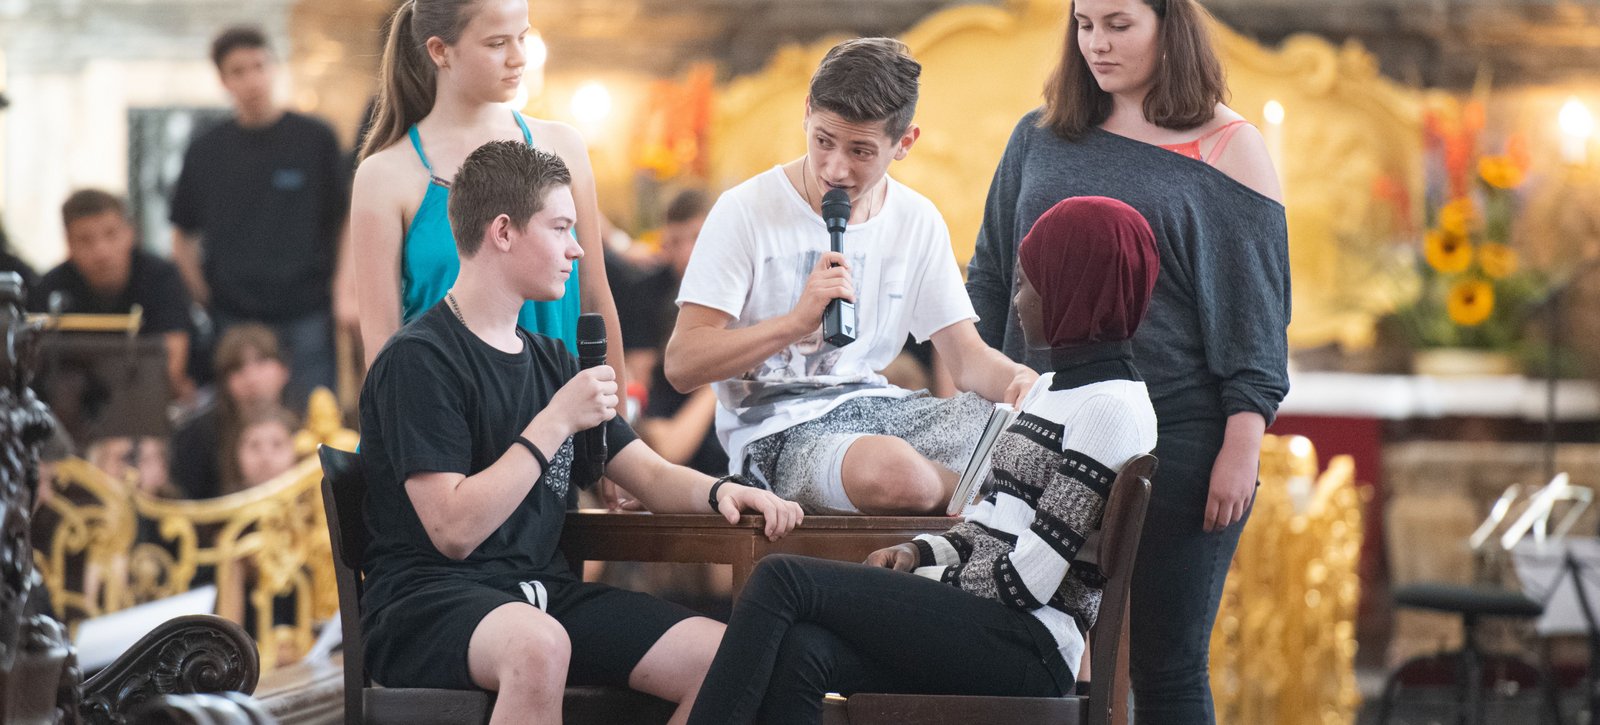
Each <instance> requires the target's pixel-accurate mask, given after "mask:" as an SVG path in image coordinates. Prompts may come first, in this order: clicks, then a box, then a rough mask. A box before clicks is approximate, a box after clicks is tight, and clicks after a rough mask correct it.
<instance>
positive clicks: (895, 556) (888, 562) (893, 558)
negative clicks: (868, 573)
mask: <svg viewBox="0 0 1600 725" xmlns="http://www.w3.org/2000/svg"><path fill="white" fill-rule="evenodd" d="M921 558H922V557H920V556H918V555H917V547H916V546H914V545H912V544H909V543H906V544H895V545H894V546H891V547H889V548H887V549H879V550H877V551H874V552H872V553H871V554H868V555H867V561H866V565H867V566H878V567H883V568H884V569H893V570H895V571H904V572H909V571H912V570H914V569H916V568H917V562H918V561H920V560H921Z"/></svg>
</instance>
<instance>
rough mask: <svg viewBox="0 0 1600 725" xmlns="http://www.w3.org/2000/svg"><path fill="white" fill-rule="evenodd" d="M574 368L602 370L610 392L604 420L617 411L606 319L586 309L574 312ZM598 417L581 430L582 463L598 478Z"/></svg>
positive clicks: (602, 436) (601, 462)
mask: <svg viewBox="0 0 1600 725" xmlns="http://www.w3.org/2000/svg"><path fill="white" fill-rule="evenodd" d="M578 368H579V369H580V370H582V371H584V372H588V371H590V370H599V369H602V368H604V369H605V370H606V373H605V375H606V378H607V380H608V381H609V383H608V384H609V385H610V392H609V393H608V394H607V397H606V400H609V401H610V403H611V405H610V410H609V415H607V416H606V417H605V420H610V419H611V418H612V417H613V416H615V415H616V414H617V410H616V409H617V382H616V380H617V373H616V371H615V370H612V369H611V368H610V367H608V366H607V365H606V321H605V318H603V317H601V316H600V315H598V314H596V313H593V312H588V313H584V314H582V315H578ZM604 422H605V421H604V420H602V421H600V422H598V423H595V424H593V425H589V426H585V427H586V428H588V430H585V431H584V432H583V444H584V445H583V448H584V451H585V452H586V453H587V456H586V463H587V464H588V468H589V475H591V476H592V477H593V480H595V481H598V480H600V478H601V477H602V476H604V475H605V472H606V457H607V456H606V429H605V428H604V427H603V426H602V423H604Z"/></svg>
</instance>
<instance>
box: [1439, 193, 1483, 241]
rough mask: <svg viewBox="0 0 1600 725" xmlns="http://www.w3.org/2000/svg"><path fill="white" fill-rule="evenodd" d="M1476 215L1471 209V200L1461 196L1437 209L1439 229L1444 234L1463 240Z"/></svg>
mask: <svg viewBox="0 0 1600 725" xmlns="http://www.w3.org/2000/svg"><path fill="white" fill-rule="evenodd" d="M1477 214H1478V212H1477V210H1476V209H1474V208H1473V207H1472V200H1471V199H1469V198H1467V197H1464V196H1463V197H1461V198H1459V199H1455V200H1454V201H1451V202H1450V203H1448V204H1445V205H1444V206H1442V207H1439V228H1440V229H1443V230H1444V231H1445V232H1446V233H1449V234H1452V235H1454V236H1457V237H1463V238H1464V237H1466V236H1467V229H1468V228H1469V227H1470V226H1471V225H1472V220H1473V219H1474V218H1475V217H1477Z"/></svg>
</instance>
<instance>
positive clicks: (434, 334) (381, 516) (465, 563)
mask: <svg viewBox="0 0 1600 725" xmlns="http://www.w3.org/2000/svg"><path fill="white" fill-rule="evenodd" d="M520 332H521V334H522V337H523V349H522V351H521V352H519V353H507V352H502V351H500V350H497V349H495V348H494V347H492V346H490V345H489V344H488V343H486V342H484V341H483V340H482V339H480V338H478V337H477V336H476V335H474V334H472V332H471V331H469V330H467V329H466V328H465V327H463V326H462V325H461V323H459V322H457V321H456V319H455V317H454V316H452V315H451V313H450V312H449V310H448V309H447V308H446V307H445V304H444V302H440V303H438V304H436V305H434V306H433V307H432V308H431V309H429V310H428V311H427V312H425V313H423V314H422V316H421V317H418V318H417V319H416V320H414V321H412V322H411V323H410V324H407V325H406V326H405V327H402V328H401V329H400V331H399V332H397V333H395V336H394V337H393V338H391V339H390V340H389V342H388V343H387V344H386V345H384V348H383V350H382V351H381V352H379V353H378V357H377V359H376V360H375V361H373V364H372V370H371V371H370V372H368V373H367V381H366V384H365V385H363V386H362V388H361V466H362V470H363V472H364V473H365V474H366V479H367V501H366V519H367V529H368V531H369V532H371V534H372V542H371V544H370V546H369V547H368V549H367V556H366V562H365V567H364V569H365V571H366V574H367V580H366V587H367V588H366V593H365V595H364V596H363V599H362V609H363V611H364V612H367V613H373V612H376V611H378V610H379V609H380V608H382V607H383V606H385V605H387V604H389V603H391V602H394V601H396V600H397V599H399V598H401V597H402V596H404V595H405V594H406V593H407V592H408V591H416V590H417V589H418V588H420V587H424V586H429V585H438V584H446V585H448V584H450V583H452V582H460V581H463V580H466V581H473V582H478V583H483V584H487V585H490V586H494V587H496V588H501V589H506V588H511V589H514V588H515V587H516V585H517V582H521V581H526V580H529V579H541V580H546V581H573V580H574V578H573V575H572V572H571V571H570V570H569V569H568V567H567V563H566V560H565V559H564V558H562V556H561V553H560V552H559V551H558V550H557V548H556V545H557V542H558V541H559V540H560V538H561V526H562V523H563V521H564V517H565V515H566V511H567V506H566V495H567V484H568V481H569V480H570V474H571V469H572V461H573V456H574V455H575V454H576V453H577V452H578V449H579V448H580V446H577V445H574V440H573V439H568V440H567V441H566V442H565V443H563V444H562V446H561V448H560V450H559V451H556V452H555V454H554V455H550V453H551V452H550V451H545V454H546V455H550V470H549V471H547V472H546V473H545V474H544V476H542V477H541V479H540V480H539V482H538V483H536V484H535V485H534V486H533V488H531V489H530V490H529V492H528V495H527V497H526V498H525V499H523V501H522V503H521V505H519V506H517V508H516V510H515V511H513V512H511V515H510V517H509V518H507V519H506V521H505V523H503V524H501V525H500V528H499V529H497V530H496V531H495V532H494V533H493V534H491V535H490V536H489V538H488V539H485V540H484V542H483V543H481V544H479V545H478V548H477V549H475V550H473V552H472V554H470V555H469V556H468V557H467V558H466V559H464V560H462V561H455V560H452V559H450V558H449V557H446V556H445V555H444V554H441V553H439V550H438V549H436V548H435V547H434V545H433V542H432V540H431V539H429V538H428V534H427V531H426V530H424V528H423V526H422V520H421V519H420V518H419V517H418V516H417V511H416V509H415V508H414V507H413V506H412V504H411V497H410V496H409V495H407V493H406V484H405V482H406V479H407V478H409V477H411V476H412V475H415V474H418V473H423V472H429V471H439V472H448V473H460V474H464V475H469V476H470V475H473V474H475V473H478V472H479V471H482V470H483V469H485V468H488V467H489V465H490V464H492V463H494V462H495V461H497V460H499V459H500V457H501V456H503V455H505V453H506V451H508V450H510V449H511V447H512V446H513V445H514V443H513V441H514V440H516V437H517V436H518V435H519V434H521V433H522V431H523V430H524V429H525V428H527V426H528V423H529V422H530V421H532V420H533V416H534V415H535V414H536V413H537V412H538V411H540V410H543V409H544V407H545V406H546V405H548V404H549V402H550V399H551V397H553V396H554V395H555V393H556V391H557V390H559V389H560V388H561V386H562V385H565V384H566V382H567V381H568V380H570V379H572V376H573V375H576V374H577V372H578V362H577V360H576V359H575V358H573V356H572V354H571V353H569V352H567V349H566V347H564V346H563V345H562V343H561V342H560V341H558V340H553V339H551V338H548V337H545V336H543V335H536V334H532V333H528V332H526V331H520ZM606 437H607V441H608V444H609V445H608V452H609V454H610V456H612V457H615V456H616V454H617V452H618V451H620V450H622V449H623V448H624V447H625V446H627V445H628V444H629V443H632V442H633V441H634V440H635V439H636V436H635V435H634V433H633V430H632V429H631V428H629V427H628V424H627V423H626V422H624V421H623V420H622V418H621V417H617V418H613V419H612V420H611V422H610V423H608V424H607V425H606Z"/></svg>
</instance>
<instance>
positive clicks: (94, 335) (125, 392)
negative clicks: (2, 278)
mask: <svg viewBox="0 0 1600 725" xmlns="http://www.w3.org/2000/svg"><path fill="white" fill-rule="evenodd" d="M31 319H32V320H36V321H41V322H43V324H44V330H43V332H42V334H41V335H40V339H39V357H38V366H39V367H38V370H39V373H38V377H37V379H36V380H35V381H34V384H33V388H34V390H35V391H36V392H37V393H38V394H39V397H40V399H41V400H43V401H44V403H45V404H47V405H49V406H50V408H51V410H52V411H53V412H54V413H55V415H56V417H57V419H59V420H60V421H61V425H62V426H63V427H65V428H66V430H67V433H68V434H69V435H71V436H72V439H73V440H74V441H77V442H78V443H79V444H87V443H88V442H90V441H94V440H97V439H100V438H106V437H110V436H160V437H166V436H167V434H168V433H169V432H170V431H169V425H168V422H167V401H168V400H169V399H170V397H171V393H170V390H169V388H168V381H167V374H166V370H167V351H166V347H165V345H164V344H163V342H162V338H161V336H160V335H140V334H138V331H139V326H140V324H141V322H142V315H141V313H140V310H139V309H138V308H137V307H135V309H134V311H133V312H132V313H130V314H127V315H55V316H32V317H31Z"/></svg>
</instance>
